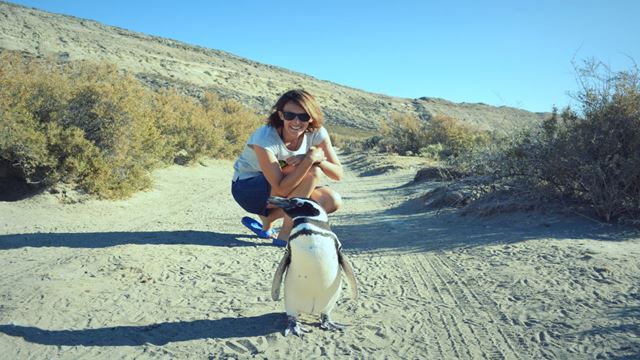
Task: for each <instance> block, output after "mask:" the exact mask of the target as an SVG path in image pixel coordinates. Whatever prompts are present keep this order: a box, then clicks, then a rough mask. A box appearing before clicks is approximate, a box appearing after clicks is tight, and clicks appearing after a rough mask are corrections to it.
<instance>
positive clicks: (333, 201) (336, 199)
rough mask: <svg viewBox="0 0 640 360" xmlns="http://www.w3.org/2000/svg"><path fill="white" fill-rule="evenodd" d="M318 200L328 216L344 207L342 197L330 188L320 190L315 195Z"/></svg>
mask: <svg viewBox="0 0 640 360" xmlns="http://www.w3.org/2000/svg"><path fill="white" fill-rule="evenodd" d="M313 195H314V196H312V198H314V200H316V201H317V202H318V203H319V204H320V205H321V206H322V207H323V208H324V209H325V211H326V212H327V213H328V214H331V213H332V212H335V211H337V210H338V209H340V208H341V207H342V196H340V194H338V193H337V192H335V191H333V190H331V189H329V188H319V189H316V191H315V192H314V194H313Z"/></svg>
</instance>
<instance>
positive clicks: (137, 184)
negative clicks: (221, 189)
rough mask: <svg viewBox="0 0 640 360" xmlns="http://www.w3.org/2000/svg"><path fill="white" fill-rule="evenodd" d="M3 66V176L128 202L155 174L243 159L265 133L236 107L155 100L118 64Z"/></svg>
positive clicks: (169, 93)
mask: <svg viewBox="0 0 640 360" xmlns="http://www.w3.org/2000/svg"><path fill="white" fill-rule="evenodd" d="M0 64H1V66H0V167H1V170H2V172H3V173H5V175H6V174H11V176H14V177H18V178H20V179H22V180H24V181H25V182H27V183H30V184H38V185H39V186H41V187H46V186H49V185H52V184H55V183H60V182H62V183H67V184H72V185H73V186H77V187H78V188H79V189H81V190H83V191H85V192H87V193H90V194H94V195H96V196H98V197H101V198H122V197H127V196H129V195H131V194H132V193H133V192H135V191H138V190H141V189H145V188H147V187H148V186H149V185H150V178H149V171H150V170H152V169H154V168H156V167H158V166H162V165H164V164H169V163H172V162H180V163H184V164H186V163H190V162H194V161H197V160H198V159H199V158H201V157H203V156H209V157H219V158H220V157H222V158H225V157H231V156H233V155H235V154H237V153H238V152H239V151H240V150H241V149H242V147H243V146H244V141H245V140H246V138H247V136H248V134H249V133H250V132H251V131H252V130H253V129H255V128H256V127H257V126H258V125H259V124H260V118H259V117H258V116H257V115H256V114H255V113H254V112H252V111H250V110H248V109H247V108H245V107H244V106H242V105H241V104H239V103H237V102H235V101H230V100H225V99H220V98H219V97H218V96H216V95H215V94H212V93H207V94H205V95H204V97H203V98H202V99H194V98H191V97H188V96H184V95H181V94H179V93H178V92H176V91H175V90H171V89H163V90H159V91H152V90H150V89H148V88H146V87H144V86H143V85H142V84H141V83H140V82H139V81H138V80H137V79H136V78H135V77H133V76H131V75H129V74H126V73H124V72H122V71H120V70H118V69H117V68H116V66H115V65H112V64H105V63H92V62H74V63H66V64H58V63H56V62H55V61H53V60H48V59H33V58H28V57H23V56H22V55H21V54H16V53H12V52H8V51H4V52H3V53H2V54H0Z"/></svg>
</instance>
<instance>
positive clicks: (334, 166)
mask: <svg viewBox="0 0 640 360" xmlns="http://www.w3.org/2000/svg"><path fill="white" fill-rule="evenodd" d="M318 147H319V148H320V149H322V150H323V151H324V155H325V159H324V160H322V161H321V162H319V163H317V165H318V166H319V167H320V169H322V172H324V174H325V175H327V176H328V177H329V178H331V179H333V180H336V181H340V180H342V176H343V175H344V170H343V169H342V164H340V160H338V155H336V151H335V150H334V148H333V145H331V139H329V138H328V137H327V138H326V139H325V140H324V141H323V142H321V143H320V144H318Z"/></svg>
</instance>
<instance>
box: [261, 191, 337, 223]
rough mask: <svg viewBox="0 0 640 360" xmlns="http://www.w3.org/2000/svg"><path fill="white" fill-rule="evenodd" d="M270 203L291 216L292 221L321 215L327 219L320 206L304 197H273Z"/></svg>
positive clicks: (270, 198)
mask: <svg viewBox="0 0 640 360" xmlns="http://www.w3.org/2000/svg"><path fill="white" fill-rule="evenodd" d="M268 203H269V204H271V205H274V206H277V207H279V208H282V210H284V212H285V213H286V214H287V215H289V217H291V218H292V219H295V218H298V217H310V218H311V217H318V216H320V215H324V216H323V217H326V215H327V214H326V212H325V211H324V209H323V208H322V206H320V204H318V203H317V202H315V201H313V200H311V199H309V198H302V197H294V198H290V199H288V198H283V197H279V196H271V197H269V200H268Z"/></svg>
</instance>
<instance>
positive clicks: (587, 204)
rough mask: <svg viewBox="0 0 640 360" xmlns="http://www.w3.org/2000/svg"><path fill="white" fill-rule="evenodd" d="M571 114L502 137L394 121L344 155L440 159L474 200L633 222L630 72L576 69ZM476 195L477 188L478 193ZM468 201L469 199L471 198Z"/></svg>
mask: <svg viewBox="0 0 640 360" xmlns="http://www.w3.org/2000/svg"><path fill="white" fill-rule="evenodd" d="M576 69H577V78H578V81H579V83H580V84H581V89H580V90H579V91H578V93H576V94H574V97H575V99H576V100H577V103H578V104H579V105H578V107H577V108H571V107H566V108H565V109H563V110H562V111H558V110H556V109H554V111H553V112H552V115H551V116H550V117H549V118H548V119H546V120H544V121H542V122H541V123H539V124H537V125H536V126H533V127H528V128H526V129H522V130H520V131H515V132H513V133H511V134H509V135H504V134H494V133H490V132H486V131H479V130H477V129H473V128H471V127H469V126H466V125H464V124H462V123H461V122H459V121H457V120H456V119H453V118H449V117H441V116H434V117H432V118H431V119H430V120H429V121H419V120H418V119H416V118H414V117H407V116H395V117H393V118H392V119H390V121H388V122H387V124H388V125H387V126H384V127H383V128H382V129H381V133H380V135H375V136H371V137H369V138H367V139H364V140H360V141H357V142H355V143H352V144H350V146H349V147H350V148H351V149H358V150H376V151H382V152H393V153H398V154H406V155H418V156H424V157H427V158H431V159H436V160H440V161H441V163H443V164H444V165H446V166H448V167H449V168H450V169H452V170H453V171H452V172H451V173H455V174H460V175H461V176H464V177H465V178H466V179H469V178H473V179H474V180H473V181H471V182H470V183H472V184H474V186H475V188H476V191H472V192H470V193H473V194H475V195H474V196H475V197H476V198H478V197H484V196H490V195H492V194H493V193H496V192H502V193H504V192H507V193H510V194H511V196H527V197H533V198H537V199H543V198H544V199H550V198H552V199H554V200H556V201H558V202H561V203H564V204H567V205H570V206H571V207H575V208H579V209H580V210H584V209H587V210H588V211H589V212H592V213H593V214H594V215H595V216H596V217H598V218H600V219H602V220H604V221H607V222H611V221H619V220H621V221H625V222H631V223H636V224H637V223H639V222H640V221H639V220H638V219H639V218H640V81H639V78H638V69H637V68H636V67H634V68H632V69H630V70H627V71H620V72H612V71H611V70H610V69H609V68H607V67H606V66H605V65H604V64H602V63H600V62H597V61H586V62H585V63H584V66H583V67H576ZM478 189H480V190H479V191H478ZM472 200H473V199H472Z"/></svg>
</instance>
